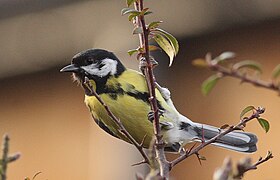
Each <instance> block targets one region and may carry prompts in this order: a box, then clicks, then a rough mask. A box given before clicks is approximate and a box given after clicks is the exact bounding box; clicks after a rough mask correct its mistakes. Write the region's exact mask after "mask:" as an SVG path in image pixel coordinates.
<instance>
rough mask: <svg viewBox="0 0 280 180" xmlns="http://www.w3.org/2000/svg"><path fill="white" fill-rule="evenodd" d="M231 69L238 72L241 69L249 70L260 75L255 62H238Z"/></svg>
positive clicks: (259, 67)
mask: <svg viewBox="0 0 280 180" xmlns="http://www.w3.org/2000/svg"><path fill="white" fill-rule="evenodd" d="M232 68H233V69H234V70H239V69H241V68H251V69H254V70H256V71H258V72H260V73H261V72H262V69H261V65H260V64H259V63H257V62H255V61H251V60H245V61H241V62H238V63H236V64H234V65H233V67H232Z"/></svg>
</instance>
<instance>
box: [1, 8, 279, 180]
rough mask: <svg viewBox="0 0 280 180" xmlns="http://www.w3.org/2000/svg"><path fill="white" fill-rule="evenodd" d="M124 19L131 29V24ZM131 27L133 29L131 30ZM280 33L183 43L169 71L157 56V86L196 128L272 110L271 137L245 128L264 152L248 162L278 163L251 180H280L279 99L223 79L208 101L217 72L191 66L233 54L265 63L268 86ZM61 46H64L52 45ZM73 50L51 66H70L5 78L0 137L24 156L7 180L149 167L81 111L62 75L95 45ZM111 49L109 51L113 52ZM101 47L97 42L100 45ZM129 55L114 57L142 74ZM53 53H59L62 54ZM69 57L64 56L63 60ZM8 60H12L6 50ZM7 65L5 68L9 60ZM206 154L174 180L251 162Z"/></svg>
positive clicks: (99, 175)
mask: <svg viewBox="0 0 280 180" xmlns="http://www.w3.org/2000/svg"><path fill="white" fill-rule="evenodd" d="M99 13H101V12H99ZM122 20H123V21H124V22H126V19H125V18H123V19H122ZM167 22H168V21H167ZM126 26H129V25H128V23H127V24H126ZM54 27H56V26H54ZM279 32H280V21H279V20H269V21H264V22H260V23H257V24H255V25H254V24H253V25H249V26H243V27H234V28H226V29H225V30H223V31H216V32H214V33H207V34H204V35H202V34H201V35H196V36H192V37H187V38H184V37H183V36H179V37H180V40H179V41H180V44H181V49H180V54H179V55H178V57H177V58H176V60H175V63H174V65H173V66H172V67H171V68H167V63H168V62H167V58H166V57H165V56H164V57H161V56H162V55H160V54H157V55H155V57H156V58H157V59H158V61H159V62H160V66H159V67H158V68H157V69H156V77H157V79H158V81H159V82H160V83H161V84H162V85H164V86H167V87H168V88H169V89H170V90H171V92H172V99H173V101H174V103H175V105H176V107H177V108H178V110H179V111H180V112H181V113H183V114H185V115H187V116H188V117H189V118H190V119H192V120H194V121H198V122H201V123H207V124H212V125H216V126H221V125H223V124H225V123H229V124H234V123H236V122H237V121H238V117H239V113H240V111H241V110H242V109H243V108H244V107H246V106H247V105H255V106H263V107H265V108H266V109H267V111H266V113H265V115H264V117H265V118H266V119H268V120H269V121H270V124H271V129H270V132H269V133H267V134H266V133H264V131H263V130H262V129H261V127H260V126H259V124H258V123H257V122H252V123H250V124H249V125H248V127H246V130H247V131H252V132H254V133H256V134H258V137H259V143H258V147H259V151H258V152H256V153H255V154H253V155H250V157H252V158H253V159H254V160H257V159H258V158H259V156H264V155H265V154H266V152H267V150H272V151H273V153H274V155H275V158H274V159H273V160H272V161H271V162H269V163H266V164H264V165H261V166H260V167H259V170H257V171H252V172H249V173H248V174H247V175H246V179H260V180H263V179H267V180H272V179H278V177H279V172H278V171H277V170H278V169H279V168H278V167H279V165H280V161H279V158H278V157H279V156H280V153H279V149H280V145H279V143H278V137H279V135H278V134H277V129H278V128H279V127H280V122H279V120H278V119H279V116H280V111H279V107H280V101H279V96H278V95H277V93H275V92H272V91H269V90H265V89H261V88H256V87H253V86H251V85H249V84H242V85H240V83H239V81H238V80H235V79H231V78H225V79H223V80H221V81H220V82H218V84H217V86H216V87H215V88H214V90H213V92H211V93H210V95H209V96H207V97H203V96H202V94H201V92H200V85H201V83H202V81H203V80H204V79H206V78H207V77H208V76H209V75H210V74H211V72H210V71H208V70H204V69H197V68H194V67H193V66H192V65H191V60H192V59H195V58H198V57H203V56H204V55H205V54H206V53H207V52H212V53H213V55H218V54H220V53H221V52H223V51H234V52H236V53H237V54H238V58H237V59H239V60H243V59H253V60H256V61H258V62H260V63H261V64H262V65H263V69H264V73H263V75H262V78H263V79H269V77H270V72H271V71H272V69H273V67H274V66H276V65H277V64H279V63H280V51H279V47H280V35H279ZM70 34H71V33H70ZM127 36H129V35H127ZM3 37H4V36H3V34H2V38H3ZM70 37H71V36H70ZM85 39H86V38H85ZM105 39H106V38H105ZM56 41H59V39H58V40H55V39H54V40H53V42H56ZM106 41H108V39H107V40H106ZM110 41H112V39H110V40H109V42H110ZM133 41H137V39H136V38H135V39H133ZM114 42H115V41H114ZM68 43H69V44H70V45H72V46H71V48H69V49H68V50H67V52H69V53H65V54H62V55H60V56H59V57H57V58H55V56H54V57H53V58H52V59H51V61H52V62H55V61H58V60H61V59H64V62H63V63H61V61H60V64H61V65H56V64H53V65H50V66H52V67H54V68H50V69H49V70H43V71H40V72H37V73H30V74H25V75H16V76H13V77H8V76H7V77H6V78H4V77H3V78H2V79H1V81H0V87H1V88H0V102H1V103H0V135H2V134H4V133H6V132H7V133H9V135H10V137H11V142H10V143H11V152H16V151H20V152H21V154H22V157H21V159H20V160H18V161H17V162H15V163H12V164H11V165H9V167H8V177H9V179H12V180H13V179H15V180H18V179H24V177H26V176H29V177H32V176H33V174H35V173H36V172H38V171H41V172H43V173H42V174H41V175H40V176H39V177H38V178H37V179H38V180H40V179H49V180H51V179H61V180H62V179H65V180H66V179H67V180H68V179H106V180H107V179H108V180H109V179H133V178H134V175H135V172H139V171H140V172H145V168H144V166H141V167H138V168H135V167H131V164H133V163H135V162H138V161H139V160H141V157H140V156H139V155H138V152H137V151H136V150H135V148H134V147H133V146H131V145H128V144H127V143H124V142H122V141H119V140H117V139H114V138H112V137H111V136H109V135H107V134H105V133H104V132H103V131H102V130H100V129H99V128H98V127H97V126H96V125H95V124H94V123H93V121H92V120H91V117H90V115H89V113H88V110H87V108H86V107H85V105H84V104H83V91H82V90H81V88H80V87H78V86H77V85H76V84H74V83H73V82H72V80H71V78H70V76H69V74H59V72H58V71H59V69H60V68H61V67H62V65H64V64H66V63H68V62H70V57H71V56H72V55H74V54H75V53H76V52H78V51H79V50H81V49H85V48H90V47H92V45H91V43H88V44H87V43H84V44H83V45H82V46H79V48H76V47H75V45H73V44H71V43H70V42H68ZM115 43H116V42H115ZM27 44H28V43H27ZM109 44H110V43H108V46H109V47H108V48H110V46H113V45H112V44H110V45H109ZM116 44H118V43H116ZM54 45H57V44H56V43H54ZM63 45H64V46H67V45H68V44H67V43H66V44H63ZM70 45H69V46H70ZM69 46H68V47H69ZM100 46H101V47H102V46H103V44H102V45H100ZM100 46H98V43H97V44H95V45H94V47H100ZM104 47H106V43H105V45H104ZM130 48H131V47H130ZM50 49H51V47H50ZM126 49H127V48H124V49H123V50H122V51H120V50H118V51H116V52H117V53H116V54H117V55H118V56H119V57H121V58H122V59H127V60H126V61H124V63H125V64H126V65H127V66H128V67H132V68H134V69H137V63H136V62H134V61H133V60H132V59H133V58H130V57H128V55H126V54H125V53H124V51H125V50H126ZM113 50H114V48H113ZM14 51H15V52H16V51H17V49H16V48H15V49H14ZM34 51H35V50H34ZM52 51H56V52H61V51H60V49H59V48H54V49H52ZM30 52H32V49H31V50H30ZM46 52H47V51H46ZM64 52H66V51H63V52H61V53H64ZM70 52H71V53H70ZM21 53H23V52H21ZM2 54H6V53H5V52H3V51H2V52H1V55H2ZM23 54H24V53H23ZM43 57H44V55H42V57H40V56H38V59H40V60H42V59H43ZM32 60H33V61H35V60H36V59H32ZM2 61H3V63H7V62H6V61H5V59H3V60H2ZM1 63H2V62H1ZM49 63H51V62H49ZM12 65H13V66H14V67H15V69H16V68H19V69H20V67H21V64H18V63H13V64H12ZM33 66H35V67H40V68H41V67H43V66H44V65H43V64H40V62H38V64H34V62H30V64H29V67H33ZM12 73H15V74H16V72H12ZM201 153H202V155H204V156H206V158H207V161H205V162H203V165H202V166H201V165H200V164H199V163H198V161H197V159H196V158H195V157H191V158H190V159H189V160H186V161H184V162H183V163H181V164H180V165H178V167H176V168H175V169H174V170H173V171H172V173H171V175H172V178H174V179H211V178H212V174H213V171H214V170H215V169H216V168H217V167H218V166H220V165H221V164H222V162H223V159H224V158H225V157H227V156H230V157H232V158H233V159H234V161H235V162H236V161H238V160H239V159H240V158H242V157H245V156H249V155H244V154H240V153H235V152H231V151H226V150H223V149H219V148H216V147H208V148H205V149H204V150H203V151H202V152H201ZM169 158H173V157H172V156H169Z"/></svg>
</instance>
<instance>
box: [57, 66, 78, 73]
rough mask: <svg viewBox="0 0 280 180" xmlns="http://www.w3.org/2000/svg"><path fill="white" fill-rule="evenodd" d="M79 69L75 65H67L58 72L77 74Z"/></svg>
mask: <svg viewBox="0 0 280 180" xmlns="http://www.w3.org/2000/svg"><path fill="white" fill-rule="evenodd" d="M79 71H80V67H78V66H76V65H75V64H69V65H67V66H65V67H64V68H62V69H60V72H74V73H75V72H79Z"/></svg>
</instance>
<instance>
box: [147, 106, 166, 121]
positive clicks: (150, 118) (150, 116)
mask: <svg viewBox="0 0 280 180" xmlns="http://www.w3.org/2000/svg"><path fill="white" fill-rule="evenodd" d="M163 113H164V110H162V109H159V110H158V114H159V116H164V115H163ZM148 120H149V121H151V122H153V121H154V112H153V111H150V112H149V113H148Z"/></svg>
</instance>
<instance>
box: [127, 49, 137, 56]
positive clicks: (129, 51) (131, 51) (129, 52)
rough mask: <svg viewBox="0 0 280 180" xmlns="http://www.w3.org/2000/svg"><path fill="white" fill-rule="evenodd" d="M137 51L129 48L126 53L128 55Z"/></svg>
mask: <svg viewBox="0 0 280 180" xmlns="http://www.w3.org/2000/svg"><path fill="white" fill-rule="evenodd" d="M137 51H138V50H137V49H130V50H128V51H127V53H128V55H130V56H132V55H133V54H134V53H136V52H137Z"/></svg>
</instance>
